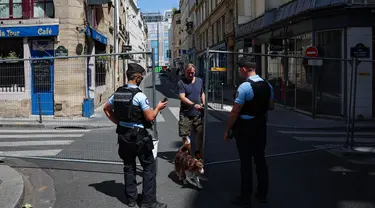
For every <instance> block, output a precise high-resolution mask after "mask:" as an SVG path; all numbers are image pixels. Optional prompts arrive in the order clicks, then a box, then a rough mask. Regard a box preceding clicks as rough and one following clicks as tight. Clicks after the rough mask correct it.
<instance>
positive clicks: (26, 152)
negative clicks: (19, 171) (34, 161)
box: [2, 149, 62, 157]
mask: <svg viewBox="0 0 375 208" xmlns="http://www.w3.org/2000/svg"><path fill="white" fill-rule="evenodd" d="M61 151H62V149H54V150H23V151H5V152H2V153H3V154H2V155H3V156H5V157H6V156H24V157H33V156H34V157H36V156H55V155H57V154H59V152H61Z"/></svg>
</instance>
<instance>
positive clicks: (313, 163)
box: [193, 122, 375, 208]
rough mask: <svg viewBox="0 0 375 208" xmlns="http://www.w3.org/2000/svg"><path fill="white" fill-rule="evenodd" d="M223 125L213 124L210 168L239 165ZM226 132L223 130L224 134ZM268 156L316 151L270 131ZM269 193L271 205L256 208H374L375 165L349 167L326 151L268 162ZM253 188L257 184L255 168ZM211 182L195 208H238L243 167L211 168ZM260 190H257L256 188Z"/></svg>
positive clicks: (209, 142)
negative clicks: (235, 201)
mask: <svg viewBox="0 0 375 208" xmlns="http://www.w3.org/2000/svg"><path fill="white" fill-rule="evenodd" d="M224 125H225V124H224V123H219V122H217V123H208V124H207V131H208V133H209V134H208V136H207V138H206V150H205V151H206V154H205V155H206V156H205V157H206V163H210V162H214V161H223V160H236V159H237V158H238V157H237V150H236V147H235V142H234V141H229V142H224V141H223V132H222V131H223V129H224ZM221 129H222V130H221ZM268 135H269V136H268V146H267V150H266V151H267V155H271V154H277V153H282V152H288V151H296V150H298V149H299V150H301V149H307V148H312V147H311V145H308V144H302V143H301V142H299V141H297V140H294V139H292V138H283V137H280V136H279V134H278V133H277V132H276V131H272V130H271V129H270V128H269V133H268ZM267 163H268V166H269V180H270V187H269V188H270V190H269V195H268V201H269V202H268V203H267V204H260V203H258V202H257V201H256V200H255V199H253V200H252V201H253V207H265V208H266V207H267V208H269V207H275V208H284V207H285V208H294V207H295V208H300V207H303V208H347V207H353V208H365V207H366V208H367V207H369V208H370V207H371V208H375V192H374V187H375V166H374V165H363V164H354V163H350V162H348V161H347V160H344V159H341V158H338V157H336V156H334V155H332V154H329V153H328V152H326V151H317V152H312V153H305V154H294V155H289V156H279V157H272V158H268V159H267ZM253 167H254V185H256V179H255V177H256V174H255V167H256V166H255V165H253ZM205 175H206V176H207V178H208V180H204V181H202V185H203V187H204V189H203V190H201V191H199V193H198V194H197V195H196V197H195V199H194V206H193V207H194V208H206V207H225V208H231V207H233V208H234V207H235V206H233V205H231V204H230V199H231V198H232V197H233V196H235V195H237V194H239V190H240V166H239V162H230V163H223V164H214V165H208V166H206V168H205ZM254 190H255V189H254Z"/></svg>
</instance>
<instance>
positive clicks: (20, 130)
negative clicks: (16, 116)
mask: <svg viewBox="0 0 375 208" xmlns="http://www.w3.org/2000/svg"><path fill="white" fill-rule="evenodd" d="M90 131H91V130H89V129H79V130H73V129H66V130H63V129H40V130H38V129H30V130H24V129H9V130H0V133H75V132H77V133H78V132H90Z"/></svg>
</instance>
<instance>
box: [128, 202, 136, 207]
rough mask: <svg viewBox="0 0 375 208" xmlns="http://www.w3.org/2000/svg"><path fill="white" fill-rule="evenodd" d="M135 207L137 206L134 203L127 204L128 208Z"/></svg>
mask: <svg viewBox="0 0 375 208" xmlns="http://www.w3.org/2000/svg"><path fill="white" fill-rule="evenodd" d="M135 205H137V203H136V202H129V203H128V207H135Z"/></svg>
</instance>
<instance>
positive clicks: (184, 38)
mask: <svg viewBox="0 0 375 208" xmlns="http://www.w3.org/2000/svg"><path fill="white" fill-rule="evenodd" d="M180 8H181V11H182V12H181V46H180V48H181V60H182V61H183V63H184V64H185V65H186V64H188V63H195V59H194V52H195V50H194V49H195V44H194V42H195V40H194V37H195V35H194V28H193V27H194V21H195V1H189V0H181V1H180Z"/></svg>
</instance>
